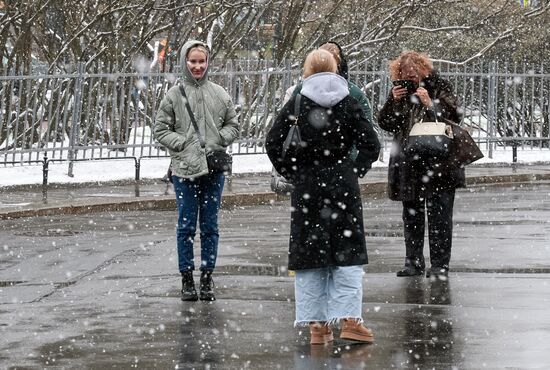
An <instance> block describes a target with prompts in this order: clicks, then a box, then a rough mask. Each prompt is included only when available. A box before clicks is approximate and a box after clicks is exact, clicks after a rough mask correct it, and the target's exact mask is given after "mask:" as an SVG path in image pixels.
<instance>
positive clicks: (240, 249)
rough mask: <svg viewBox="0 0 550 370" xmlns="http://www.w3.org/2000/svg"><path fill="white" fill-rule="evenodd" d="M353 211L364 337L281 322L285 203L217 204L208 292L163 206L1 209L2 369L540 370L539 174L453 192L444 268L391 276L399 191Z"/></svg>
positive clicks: (542, 224)
mask: <svg viewBox="0 0 550 370" xmlns="http://www.w3.org/2000/svg"><path fill="white" fill-rule="evenodd" d="M248 181H251V180H250V179H249V180H248ZM82 191H84V192H85V190H82ZM364 216H365V229H366V232H367V246H368V250H369V259H370V264H369V265H367V266H366V267H365V275H364V297H363V314H364V318H365V320H366V323H367V325H368V326H369V327H371V328H372V329H373V331H374V332H375V338H376V341H375V343H374V344H372V345H358V344H353V343H349V342H344V341H342V340H340V339H337V340H336V341H335V342H334V343H333V344H332V345H330V346H327V347H324V346H313V347H312V346H310V345H309V344H308V336H307V335H306V333H304V332H303V331H302V330H301V329H300V328H294V327H293V319H294V316H293V315H294V306H293V304H294V303H293V299H294V294H293V277H292V276H291V274H289V272H288V271H287V270H286V267H285V266H286V261H287V256H286V254H287V245H288V233H289V202H288V201H284V200H283V201H275V202H272V203H271V204H267V205H251V206H232V207H226V208H225V209H222V210H221V213H220V228H221V239H220V251H219V257H218V268H217V270H216V273H215V278H214V279H215V283H216V288H217V298H218V300H217V301H215V302H212V303H206V302H200V301H199V302H181V301H180V300H179V288H180V281H179V280H180V279H179V276H178V273H177V268H176V265H177V256H176V250H175V231H174V229H175V222H176V219H175V217H176V215H175V212H174V211H158V210H148V211H135V212H117V211H110V212H97V213H92V214H84V215H70V214H59V215H50V216H40V217H29V218H25V217H22V218H17V219H7V220H3V221H1V223H0V225H1V226H0V348H2V351H0V368H8V369H11V368H44V367H52V368H59V369H62V368H88V369H99V368H111V367H113V368H123V369H124V368H142V369H150V368H159V369H170V368H171V369H174V368H179V369H181V368H184V369H193V368H196V369H325V368H326V369H363V368H365V369H388V368H404V369H414V368H421V369H426V368H436V369H450V368H456V369H478V368H487V369H502V368H510V369H524V368H529V369H545V368H548V364H550V351H549V349H550V347H549V345H548V343H549V342H550V315H548V306H549V303H550V262H549V261H550V243H549V239H550V238H549V236H550V221H549V220H550V184H548V183H547V182H545V181H539V182H537V183H533V184H525V183H517V184H507V185H504V186H499V187H494V186H484V185H476V186H472V187H470V188H469V189H463V190H460V191H459V192H457V197H456V202H455V217H454V221H455V227H454V232H455V235H454V240H453V255H452V261H451V273H450V275H449V278H448V279H447V280H433V279H426V278H424V277H417V278H397V277H396V276H395V271H396V270H397V269H398V268H399V267H400V266H401V264H402V260H403V252H404V247H403V241H402V239H403V234H402V229H401V228H402V226H401V221H400V218H401V207H400V204H399V203H398V202H391V201H389V200H386V199H385V198H384V197H365V199H364ZM197 252H198V250H197ZM197 252H196V253H197ZM196 276H197V277H198V273H197V275H196ZM337 332H338V331H337Z"/></svg>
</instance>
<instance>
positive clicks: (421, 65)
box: [390, 51, 434, 81]
mask: <svg viewBox="0 0 550 370" xmlns="http://www.w3.org/2000/svg"><path fill="white" fill-rule="evenodd" d="M433 68H434V67H433V64H432V62H431V61H430V58H429V57H428V55H427V54H424V53H417V52H416V51H404V52H402V53H401V54H400V55H399V57H398V58H397V59H395V60H392V61H391V62H390V78H391V79H392V80H400V79H402V77H403V76H402V73H403V70H404V69H412V70H414V71H416V72H417V73H418V77H419V79H420V80H421V81H422V80H423V79H424V78H425V77H427V76H428V75H429V74H430V73H431V72H432V70H433Z"/></svg>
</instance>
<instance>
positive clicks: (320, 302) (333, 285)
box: [294, 266, 363, 326]
mask: <svg viewBox="0 0 550 370" xmlns="http://www.w3.org/2000/svg"><path fill="white" fill-rule="evenodd" d="M362 279H363V266H345V267H324V268H318V269H309V270H298V271H296V279H295V282H294V295H295V299H296V321H294V326H306V325H308V324H309V323H310V322H312V321H326V322H328V323H336V322H339V321H340V320H341V319H344V318H354V319H359V320H360V321H362V315H361V313H362V300H363V284H362Z"/></svg>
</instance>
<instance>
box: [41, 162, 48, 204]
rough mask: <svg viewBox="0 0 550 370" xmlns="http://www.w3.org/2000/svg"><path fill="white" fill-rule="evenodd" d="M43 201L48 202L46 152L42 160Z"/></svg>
mask: <svg viewBox="0 0 550 370" xmlns="http://www.w3.org/2000/svg"><path fill="white" fill-rule="evenodd" d="M42 202H43V203H44V204H46V203H48V156H47V153H44V161H43V162H42Z"/></svg>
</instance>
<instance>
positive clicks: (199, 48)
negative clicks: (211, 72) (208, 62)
mask: <svg viewBox="0 0 550 370" xmlns="http://www.w3.org/2000/svg"><path fill="white" fill-rule="evenodd" d="M193 50H199V51H202V52H203V53H204V55H206V58H207V59H208V49H206V48H205V47H204V46H202V45H200V44H197V45H193V46H191V47H190V48H189V49H187V55H185V59H187V58H188V57H189V54H191V52H192V51H193Z"/></svg>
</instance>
